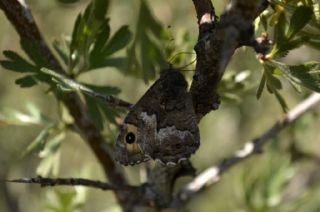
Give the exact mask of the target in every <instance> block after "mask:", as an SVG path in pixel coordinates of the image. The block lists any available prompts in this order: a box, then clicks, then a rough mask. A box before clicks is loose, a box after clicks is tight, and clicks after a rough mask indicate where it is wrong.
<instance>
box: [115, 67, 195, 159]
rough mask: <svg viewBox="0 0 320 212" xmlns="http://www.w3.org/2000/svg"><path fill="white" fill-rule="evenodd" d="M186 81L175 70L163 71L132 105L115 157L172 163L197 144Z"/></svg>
mask: <svg viewBox="0 0 320 212" xmlns="http://www.w3.org/2000/svg"><path fill="white" fill-rule="evenodd" d="M187 88H188V84H187V82H186V80H185V78H184V77H183V75H182V74H181V73H180V72H179V71H177V70H172V69H170V70H166V71H163V72H162V73H161V76H160V78H159V79H158V80H157V81H156V82H155V83H154V84H153V85H152V86H151V87H150V88H149V90H148V91H147V92H146V93H145V94H144V95H143V96H142V97H141V99H140V100H139V101H138V102H137V103H136V104H135V105H134V106H133V107H132V108H131V110H130V112H129V113H128V115H127V116H126V118H125V120H124V124H123V125H122V127H121V130H120V134H119V136H118V138H117V141H116V148H115V152H116V155H115V156H116V160H117V161H118V162H119V163H121V164H123V165H134V164H138V163H141V162H144V161H147V160H149V159H154V160H157V161H160V162H161V163H162V164H166V165H174V164H177V163H179V162H181V161H183V160H186V159H187V158H189V157H190V155H191V154H192V153H194V152H195V151H196V150H197V149H198V147H199V144H200V137H199V129H198V125H197V118H196V115H195V112H194V109H193V104H192V98H191V95H190V93H188V91H187Z"/></svg>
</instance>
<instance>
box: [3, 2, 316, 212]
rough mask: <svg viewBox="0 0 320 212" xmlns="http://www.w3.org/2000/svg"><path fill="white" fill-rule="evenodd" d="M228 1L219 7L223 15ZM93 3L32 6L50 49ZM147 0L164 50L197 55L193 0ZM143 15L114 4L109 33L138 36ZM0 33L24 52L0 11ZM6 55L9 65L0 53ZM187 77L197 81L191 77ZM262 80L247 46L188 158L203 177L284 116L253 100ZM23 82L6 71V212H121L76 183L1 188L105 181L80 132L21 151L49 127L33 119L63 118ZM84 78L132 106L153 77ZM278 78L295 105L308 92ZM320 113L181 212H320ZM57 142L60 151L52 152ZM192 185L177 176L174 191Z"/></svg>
mask: <svg viewBox="0 0 320 212" xmlns="http://www.w3.org/2000/svg"><path fill="white" fill-rule="evenodd" d="M227 2H228V1H213V3H214V5H215V6H216V11H217V14H218V15H219V14H221V12H222V11H223V8H224V7H225V6H226V4H227ZM88 3H89V1H85V0H81V1H79V2H77V3H74V4H63V3H60V2H58V1H53V0H52V1H41V0H29V1H28V4H29V6H30V9H31V11H32V13H33V15H34V18H35V20H36V22H37V23H38V26H39V28H40V31H41V32H42V34H43V35H44V37H45V39H46V40H47V42H48V43H52V42H53V40H57V39H58V40H59V39H61V38H62V37H63V36H68V35H70V34H71V33H72V29H73V24H74V21H75V19H76V17H77V15H78V14H79V12H81V11H83V10H84V9H85V7H86V5H87V4H88ZM147 3H148V5H149V7H150V10H151V11H152V14H153V16H154V17H155V18H156V19H157V20H158V21H159V22H160V23H161V24H162V25H163V26H164V27H165V29H166V31H167V35H168V36H167V37H168V38H167V40H164V41H163V42H164V44H165V45H173V46H174V51H175V52H176V53H179V52H189V53H190V52H193V45H194V44H195V43H196V40H197V34H198V28H197V20H196V14H195V11H194V7H193V3H192V1H183V0H179V1H170V0H152V1H151V0H149V1H147ZM138 11H139V1H128V0H117V1H112V3H111V5H110V8H109V15H108V16H109V17H110V25H111V34H112V33H114V31H115V30H116V29H118V28H119V27H120V26H122V25H124V24H127V25H129V28H130V29H131V30H132V31H133V33H135V32H134V29H135V26H136V21H137V19H138V17H137V16H138ZM0 32H1V33H0V50H1V51H3V50H14V51H16V52H19V53H21V54H22V55H24V56H25V54H24V53H23V52H22V51H21V48H20V45H19V37H18V35H17V33H16V32H15V30H14V28H13V27H12V26H11V24H10V23H9V22H8V21H7V19H6V17H5V15H4V14H3V12H2V11H1V12H0ZM124 53H125V52H121V53H120V54H124ZM189 53H188V54H184V57H183V58H182V59H181V60H180V61H179V65H180V66H183V65H186V64H188V63H190V62H191V61H192V60H193V59H194V58H195V55H194V54H189ZM173 55H174V54H173ZM319 58H320V54H319V52H318V51H316V50H314V49H311V48H308V47H305V46H303V47H300V48H299V49H297V50H294V51H292V52H290V53H289V54H288V55H287V56H286V57H284V58H283V59H282V61H283V62H285V63H288V64H299V63H302V62H306V61H310V60H319ZM0 59H1V60H2V59H4V57H3V55H2V54H1V55H0ZM193 66H194V64H191V65H189V66H188V67H187V69H190V70H191V69H193ZM158 71H159V70H157V73H158ZM186 75H187V76H188V77H189V80H191V76H192V72H191V71H190V72H187V74H186ZM261 75H262V67H261V65H260V64H259V62H258V60H257V59H256V56H255V53H254V52H253V51H252V50H251V49H249V48H241V49H239V50H237V51H236V53H235V55H234V56H233V58H232V61H231V63H230V64H229V66H228V68H227V73H226V75H225V77H224V78H225V79H224V80H225V81H224V82H223V83H224V84H223V83H222V88H221V89H222V91H224V92H223V95H222V96H223V98H222V103H221V105H220V108H219V110H217V111H214V112H211V113H210V114H208V115H207V116H206V117H205V118H203V119H202V120H201V123H200V131H201V146H200V148H199V150H198V151H197V153H196V154H195V155H193V156H192V158H191V160H192V162H193V164H194V167H196V168H197V172H198V173H200V172H201V171H202V170H204V169H206V168H207V167H209V166H211V165H214V164H217V163H218V162H219V161H220V160H222V159H224V158H226V157H228V156H230V155H231V154H232V153H233V152H235V151H236V150H238V149H239V148H240V147H241V146H242V145H243V144H244V143H245V142H247V141H249V140H251V139H253V138H255V137H257V136H259V135H261V134H262V133H263V132H264V131H265V130H266V129H268V128H269V127H271V126H272V125H273V123H274V122H275V121H276V120H277V118H279V117H280V116H281V115H282V114H283V111H282V109H281V106H280V105H279V103H278V102H277V101H276V99H275V98H274V96H272V95H270V94H269V93H267V92H264V93H263V94H262V97H261V99H260V100H257V98H256V90H257V88H258V85H259V81H260V79H261ZM19 76H20V74H18V73H14V72H9V71H5V70H4V69H3V68H2V67H0V179H1V181H0V211H23V212H37V211H56V212H58V211H61V212H62V211H97V212H104V211H120V208H119V207H118V206H117V205H116V201H115V199H114V197H113V195H112V194H111V192H104V191H99V190H96V189H88V188H80V187H79V188H63V187H55V188H53V187H46V188H40V187H39V186H38V185H23V184H13V183H4V182H3V179H15V178H21V177H34V176H37V174H41V175H42V176H44V175H47V176H52V177H57V176H59V177H86V178H91V179H96V180H102V181H103V180H105V178H104V174H103V172H102V169H101V167H100V165H99V164H98V162H97V160H96V158H95V157H94V155H93V154H92V152H91V151H90V149H89V148H88V147H87V145H86V144H85V142H84V141H83V140H82V139H81V138H80V137H79V135H77V134H75V133H72V132H70V131H68V132H66V133H61V134H58V135H57V136H56V137H54V138H52V140H51V141H50V142H51V144H52V145H51V147H52V146H53V147H52V149H46V151H45V152H44V151H41V152H39V151H35V152H31V153H30V154H23V153H24V152H25V150H26V149H27V147H28V146H29V144H30V143H31V142H32V141H34V140H35V139H36V138H37V136H39V133H41V131H42V130H43V129H44V127H46V125H44V124H43V123H39V122H37V118H39V117H41V116H45V117H46V119H47V120H51V121H52V122H58V121H59V114H60V113H61V111H59V108H60V107H59V103H58V102H57V101H56V100H55V98H54V97H53V96H52V95H51V94H48V93H47V89H48V87H47V86H46V85H44V84H42V85H39V86H36V87H33V88H31V89H27V88H26V89H24V88H20V87H19V86H17V85H16V84H15V80H16V79H17V78H18V77H19ZM237 77H238V78H237ZM235 78H236V79H238V81H241V83H242V84H241V86H242V87H241V89H238V90H236V92H235V93H233V92H232V89H229V90H228V82H230V81H228V80H231V79H235ZM242 79H243V80H242ZM79 80H80V81H82V82H86V83H93V84H96V85H109V86H115V87H118V88H120V89H121V93H120V94H119V97H121V98H122V99H125V100H127V101H129V102H132V103H134V102H136V101H137V100H138V99H139V97H140V96H141V95H142V94H143V93H144V92H145V91H146V89H147V88H148V86H150V84H151V83H152V80H151V81H149V82H148V83H145V81H144V80H142V79H140V78H137V77H133V76H129V75H126V74H125V72H122V71H119V70H117V69H114V68H103V69H97V70H94V71H91V72H88V73H84V74H82V75H81V76H80V77H79ZM282 82H283V89H282V90H281V94H282V96H283V97H284V99H285V100H286V102H287V104H288V107H289V109H290V108H292V107H293V106H294V105H296V104H297V103H298V102H300V101H301V100H302V99H304V98H305V97H306V96H308V94H309V92H308V91H307V90H303V91H302V92H301V93H297V92H296V91H295V90H294V89H293V88H292V87H291V86H290V85H289V83H287V82H286V81H285V80H282ZM319 112H320V107H316V108H315V109H314V110H313V111H312V112H309V113H308V114H305V115H304V116H303V117H301V118H300V119H299V120H297V121H296V122H295V123H294V124H292V125H291V126H290V127H288V128H287V129H285V130H284V131H282V132H281V133H280V134H279V135H278V136H277V137H275V138H274V139H272V141H271V142H269V143H268V145H267V146H266V147H265V148H264V152H263V154H261V155H256V156H253V157H251V158H249V159H248V160H246V161H244V162H242V163H240V164H238V165H237V166H236V167H234V168H232V169H231V170H230V171H228V172H227V173H226V174H224V175H223V177H222V179H221V181H220V182H219V183H218V184H216V185H215V186H212V187H211V188H209V189H207V190H205V191H204V192H202V193H200V194H199V195H198V196H197V197H195V198H194V199H193V200H192V201H191V202H190V203H189V204H188V205H186V207H185V211H204V212H206V211H208V212H209V211H210V212H212V211H320V183H319V182H320V181H319V180H320V169H319V163H320V148H319V142H320V133H319V127H320V121H319V118H318V116H319ZM114 129H115V127H114V126H112V125H106V127H105V129H104V132H105V134H106V137H108V138H110V139H109V140H111V141H112V139H114V138H115V137H116V136H117V131H116V130H114ZM55 141H61V142H56V143H55ZM48 145H49V144H48ZM54 145H56V146H59V148H56V149H55V147H56V146H54ZM53 149H54V150H53ZM125 171H126V173H127V174H128V178H129V179H130V181H131V182H132V183H133V184H138V183H139V182H140V177H139V166H137V167H128V168H125ZM190 179H191V178H183V179H181V180H180V182H179V183H178V187H179V186H181V185H183V184H184V183H185V182H188V181H189V180H190Z"/></svg>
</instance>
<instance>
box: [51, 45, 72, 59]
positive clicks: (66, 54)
mask: <svg viewBox="0 0 320 212" xmlns="http://www.w3.org/2000/svg"><path fill="white" fill-rule="evenodd" d="M52 46H53V48H54V50H56V52H57V53H58V55H59V56H60V58H61V59H62V61H63V62H64V64H66V65H68V64H69V54H70V52H69V50H68V49H67V48H64V47H63V46H62V45H61V43H60V42H58V41H57V40H54V41H53V42H52Z"/></svg>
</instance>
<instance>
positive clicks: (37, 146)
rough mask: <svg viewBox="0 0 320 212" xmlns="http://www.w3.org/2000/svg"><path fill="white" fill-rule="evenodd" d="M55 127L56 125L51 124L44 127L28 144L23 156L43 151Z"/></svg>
mask: <svg viewBox="0 0 320 212" xmlns="http://www.w3.org/2000/svg"><path fill="white" fill-rule="evenodd" d="M54 128H55V125H49V126H47V127H46V128H44V129H43V130H42V131H41V132H40V133H39V134H38V136H37V137H36V138H35V139H34V140H33V141H32V142H31V143H30V144H29V145H28V147H27V148H26V150H25V151H24V152H23V154H22V155H23V156H25V155H27V154H29V153H31V152H35V151H42V150H43V149H44V147H45V145H46V143H47V140H48V138H49V135H50V133H51V132H52V130H53V129H54Z"/></svg>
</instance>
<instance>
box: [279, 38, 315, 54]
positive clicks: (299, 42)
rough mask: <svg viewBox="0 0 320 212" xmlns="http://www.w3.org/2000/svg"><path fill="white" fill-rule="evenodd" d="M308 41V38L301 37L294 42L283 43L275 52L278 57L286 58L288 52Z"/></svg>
mask: <svg viewBox="0 0 320 212" xmlns="http://www.w3.org/2000/svg"><path fill="white" fill-rule="evenodd" d="M308 39H309V38H308V37H307V36H303V37H299V38H297V39H294V40H290V41H288V42H286V43H283V44H282V45H280V46H279V49H278V51H277V56H278V57H282V56H286V55H287V53H288V52H289V51H290V50H292V49H296V48H298V47H300V46H301V45H303V44H304V43H305V42H306V41H308Z"/></svg>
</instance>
